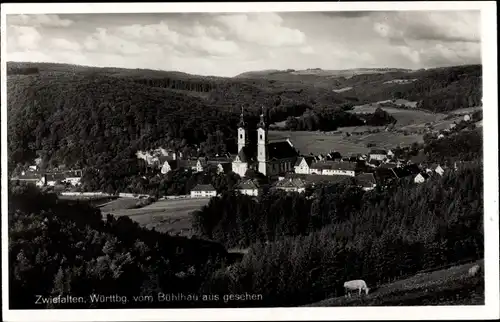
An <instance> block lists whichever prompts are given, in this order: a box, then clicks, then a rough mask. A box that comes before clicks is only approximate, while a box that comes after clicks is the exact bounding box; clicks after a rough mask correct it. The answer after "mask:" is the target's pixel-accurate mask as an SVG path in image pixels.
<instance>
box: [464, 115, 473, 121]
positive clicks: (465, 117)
mask: <svg viewBox="0 0 500 322" xmlns="http://www.w3.org/2000/svg"><path fill="white" fill-rule="evenodd" d="M471 119H472V117H471V116H470V115H469V114H465V115H464V121H465V122H468V121H470V120H471Z"/></svg>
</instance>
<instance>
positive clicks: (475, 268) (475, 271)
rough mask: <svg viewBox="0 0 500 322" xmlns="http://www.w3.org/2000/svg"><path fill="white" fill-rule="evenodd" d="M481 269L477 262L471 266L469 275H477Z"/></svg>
mask: <svg viewBox="0 0 500 322" xmlns="http://www.w3.org/2000/svg"><path fill="white" fill-rule="evenodd" d="M480 271H481V266H479V265H477V264H476V265H474V266H472V267H471V268H469V276H476V275H477V274H478V273H479V272H480Z"/></svg>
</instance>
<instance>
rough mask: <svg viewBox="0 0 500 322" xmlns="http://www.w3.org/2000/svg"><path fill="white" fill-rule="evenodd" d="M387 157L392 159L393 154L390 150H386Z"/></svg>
mask: <svg viewBox="0 0 500 322" xmlns="http://www.w3.org/2000/svg"><path fill="white" fill-rule="evenodd" d="M387 157H389V158H394V152H392V150H388V151H387Z"/></svg>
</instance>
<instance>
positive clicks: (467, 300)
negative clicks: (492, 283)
mask: <svg viewBox="0 0 500 322" xmlns="http://www.w3.org/2000/svg"><path fill="white" fill-rule="evenodd" d="M476 264H479V265H480V266H481V268H482V269H483V271H484V260H480V261H477V262H472V263H467V264H463V265H458V266H452V267H449V268H445V269H441V270H434V271H431V272H422V273H418V274H416V275H414V276H411V277H409V278H405V279H400V280H397V281H395V282H392V283H387V284H383V285H380V286H378V287H375V288H374V287H372V288H370V290H371V291H370V294H369V295H368V296H362V297H361V298H358V297H355V296H353V297H352V298H345V297H344V296H341V297H336V298H330V299H326V300H323V301H320V302H317V303H313V304H309V305H305V306H308V307H328V306H396V305H403V306H408V305H484V275H481V274H480V275H478V276H474V277H471V276H468V271H469V268H471V267H472V266H474V265H476Z"/></svg>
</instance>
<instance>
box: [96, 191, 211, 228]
mask: <svg viewBox="0 0 500 322" xmlns="http://www.w3.org/2000/svg"><path fill="white" fill-rule="evenodd" d="M135 200H136V201H137V199H135ZM209 200H210V199H209V198H199V199H181V200H160V201H157V202H154V203H152V204H150V205H148V206H145V207H142V208H138V209H129V208H126V207H124V208H122V209H114V210H107V211H102V214H103V216H105V215H107V214H113V215H114V216H117V217H119V216H128V217H130V219H132V220H134V221H136V222H138V223H139V225H141V226H142V227H145V228H148V229H152V228H154V229H155V230H157V231H160V232H166V233H171V234H176V233H183V232H187V231H190V230H191V216H190V214H191V212H193V211H195V210H198V209H200V208H201V207H203V206H204V205H206V204H208V202H209ZM124 205H125V204H124Z"/></svg>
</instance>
